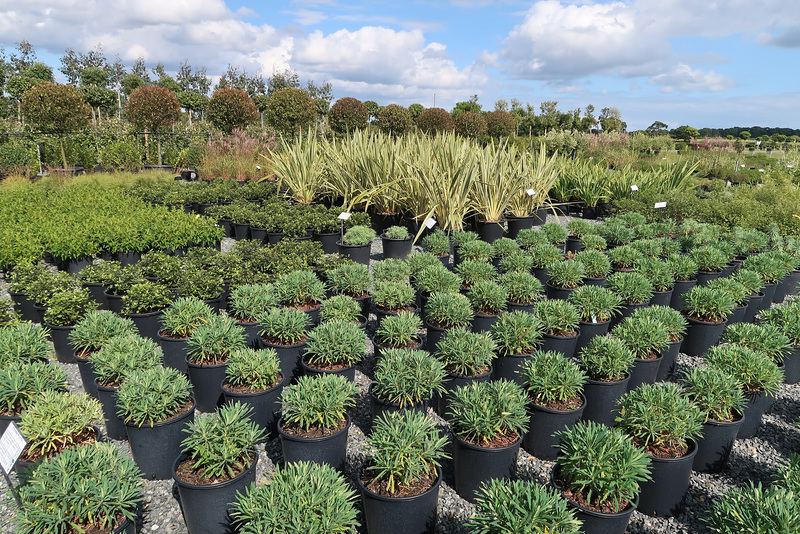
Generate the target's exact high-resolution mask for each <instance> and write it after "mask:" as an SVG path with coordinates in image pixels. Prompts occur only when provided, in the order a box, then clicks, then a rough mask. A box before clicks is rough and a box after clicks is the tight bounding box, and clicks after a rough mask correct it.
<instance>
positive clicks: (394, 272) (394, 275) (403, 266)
mask: <svg viewBox="0 0 800 534" xmlns="http://www.w3.org/2000/svg"><path fill="white" fill-rule="evenodd" d="M410 276H411V267H409V265H408V263H406V262H405V261H403V260H399V259H397V258H387V259H385V260H380V261H376V262H375V263H374V264H373V265H372V278H373V279H374V280H375V283H376V284H377V283H379V282H406V283H408V279H409V277H410Z"/></svg>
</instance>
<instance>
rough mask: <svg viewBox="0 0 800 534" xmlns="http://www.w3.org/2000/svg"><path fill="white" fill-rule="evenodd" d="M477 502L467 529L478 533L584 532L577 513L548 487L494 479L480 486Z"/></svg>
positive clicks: (556, 533)
mask: <svg viewBox="0 0 800 534" xmlns="http://www.w3.org/2000/svg"><path fill="white" fill-rule="evenodd" d="M475 502H476V503H477V510H476V511H475V515H473V516H472V517H471V518H470V520H469V522H468V523H467V526H468V527H470V528H471V529H472V530H471V531H470V532H475V533H476V534H505V533H509V532H518V531H519V529H520V528H525V529H531V530H530V531H531V532H547V533H549V534H579V533H580V532H581V521H579V520H578V519H576V518H575V510H574V509H572V508H570V507H569V506H568V505H567V500H566V499H563V498H562V497H561V496H560V495H559V494H558V492H557V491H556V490H555V489H554V488H551V487H548V486H542V485H540V484H530V483H528V482H527V481H523V480H503V479H497V478H493V479H490V480H488V481H486V482H485V483H484V484H483V485H482V486H481V489H480V490H479V491H478V495H477V497H476V499H475ZM522 525H524V527H522Z"/></svg>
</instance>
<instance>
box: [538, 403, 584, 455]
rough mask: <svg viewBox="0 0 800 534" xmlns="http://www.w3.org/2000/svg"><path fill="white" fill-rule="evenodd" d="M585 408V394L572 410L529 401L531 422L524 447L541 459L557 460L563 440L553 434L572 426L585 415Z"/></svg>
mask: <svg viewBox="0 0 800 534" xmlns="http://www.w3.org/2000/svg"><path fill="white" fill-rule="evenodd" d="M585 409H586V397H585V396H584V395H583V394H581V405H580V406H578V407H577V408H574V409H572V410H554V409H552V408H547V407H546V406H540V405H538V404H536V403H535V402H529V403H528V415H530V423H529V425H528V431H527V432H526V433H525V435H524V436H523V438H522V448H523V449H525V450H526V451H528V452H529V453H530V454H532V455H533V456H535V457H536V458H539V459H540V460H547V461H555V459H556V458H557V457H558V453H559V449H558V446H559V444H560V443H561V440H560V439H559V438H556V437H555V436H554V435H553V434H555V433H556V432H558V431H560V430H567V429H569V428H571V427H572V426H573V425H574V424H575V423H577V422H578V421H579V420H580V418H581V416H583V412H584V410H585Z"/></svg>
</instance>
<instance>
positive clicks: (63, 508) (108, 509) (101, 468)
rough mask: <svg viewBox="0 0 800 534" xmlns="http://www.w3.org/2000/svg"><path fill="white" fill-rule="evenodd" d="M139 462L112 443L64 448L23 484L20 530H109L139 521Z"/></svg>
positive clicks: (17, 521) (18, 517)
mask: <svg viewBox="0 0 800 534" xmlns="http://www.w3.org/2000/svg"><path fill="white" fill-rule="evenodd" d="M143 489H144V482H143V481H142V479H141V471H140V470H139V468H138V467H137V466H136V464H135V463H134V462H133V461H132V460H130V459H128V458H126V457H125V455H124V454H123V453H122V452H121V450H120V449H119V448H117V447H116V446H115V445H114V444H113V443H95V444H93V445H90V446H88V447H78V448H73V449H69V450H65V451H64V452H63V453H61V454H59V455H58V456H56V457H55V458H52V459H49V460H45V461H44V462H42V463H41V464H40V465H39V466H37V468H36V469H35V470H34V471H33V473H32V474H31V476H30V478H28V480H27V481H26V483H25V484H23V485H22V486H20V487H19V494H20V500H21V501H22V507H21V508H20V510H19V511H18V512H17V515H16V517H15V518H14V522H15V524H16V525H17V527H18V529H19V530H18V532H20V533H25V534H34V533H44V532H110V531H111V530H112V529H115V528H117V527H118V526H120V525H121V524H122V523H124V522H125V521H126V520H130V521H135V519H136V516H137V513H138V507H139V505H140V503H141V502H142V501H143V500H144V497H143V496H142V491H143Z"/></svg>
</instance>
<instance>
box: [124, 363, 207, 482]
mask: <svg viewBox="0 0 800 534" xmlns="http://www.w3.org/2000/svg"><path fill="white" fill-rule="evenodd" d="M191 388H192V386H191V384H190V383H189V380H188V379H187V378H186V376H185V375H183V374H181V373H180V372H179V371H178V370H177V369H172V368H170V367H161V366H156V367H150V368H146V369H137V370H134V371H131V372H129V373H128V374H127V375H126V376H125V381H124V382H123V384H122V385H121V386H120V388H119V390H118V391H117V408H118V414H119V416H120V418H122V420H123V422H124V423H125V431H126V435H127V436H128V442H129V443H130V446H131V454H132V455H133V459H134V461H135V462H136V465H137V466H139V469H141V471H142V474H143V475H144V476H145V477H147V478H150V479H158V480H163V479H168V478H171V477H172V464H173V463H174V461H175V457H176V456H178V454H179V453H180V452H181V448H180V446H181V438H182V436H183V431H184V429H185V428H186V427H187V425H188V424H189V423H191V422H193V421H194V408H195V403H194V399H192V397H191V395H190V392H191Z"/></svg>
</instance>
